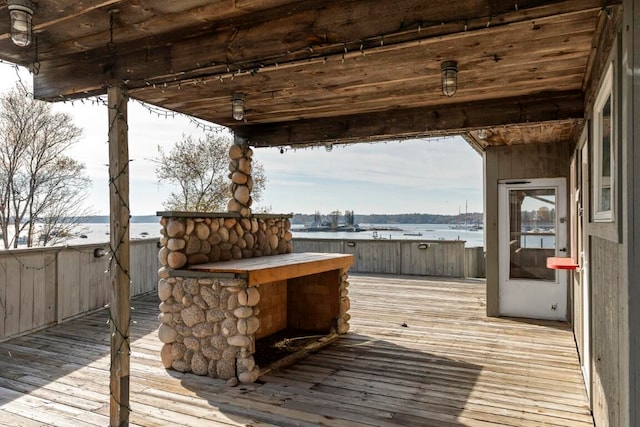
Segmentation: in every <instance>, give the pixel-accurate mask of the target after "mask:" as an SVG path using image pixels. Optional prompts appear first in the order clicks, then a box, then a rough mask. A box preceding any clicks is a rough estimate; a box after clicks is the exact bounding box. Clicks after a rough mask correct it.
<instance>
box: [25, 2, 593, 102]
mask: <svg viewBox="0 0 640 427" xmlns="http://www.w3.org/2000/svg"><path fill="white" fill-rule="evenodd" d="M409 1H415V0H405V3H403V4H409V3H407V2H409ZM356 3H357V4H360V3H361V2H356ZM560 3H561V4H563V5H565V6H566V5H569V4H571V5H573V7H574V8H577V7H578V6H577V2H560ZM411 4H412V3H411ZM581 7H583V8H584V7H585V5H584V4H582V6H581ZM423 9H424V8H423ZM331 10H333V9H331ZM304 13H307V14H308V13H310V12H308V11H305V12H304ZM422 13H424V12H422ZM295 16H298V15H295ZM327 16H330V15H327ZM383 18H384V19H386V16H381V17H380V18H378V19H383ZM327 19H329V18H327ZM541 19H542V18H541ZM371 20H373V22H370V24H371V26H372V27H374V28H375V25H376V24H379V23H380V22H378V21H375V18H374V17H372V18H371V19H370V20H369V21H371ZM287 22H289V21H287ZM305 23H307V24H308V22H307V21H303V22H302V24H301V23H296V22H291V23H290V25H292V26H294V25H304V24H305ZM273 25H275V24H274V23H272V22H270V23H268V24H267V23H265V24H263V25H262V26H259V28H257V29H256V28H250V29H247V30H246V32H241V33H240V35H236V36H235V38H234V39H233V40H234V42H235V40H237V39H238V37H243V38H242V40H243V43H244V45H246V50H244V51H243V52H244V53H243V54H242V55H243V56H242V57H238V56H237V55H236V56H229V55H230V54H231V53H230V52H233V50H231V51H230V50H229V48H226V50H225V55H224V56H222V57H220V56H216V57H215V60H216V61H222V62H226V61H227V60H228V59H232V60H235V59H237V58H244V57H247V58H249V59H250V60H252V61H259V60H260V59H261V58H260V57H259V55H262V56H263V58H264V57H267V59H268V58H269V57H274V56H278V55H281V54H282V53H283V52H285V51H286V50H282V49H280V47H281V46H280V45H279V44H278V43H275V44H273V43H271V44H272V45H273V46H276V47H273V46H271V47H270V45H269V43H262V41H263V40H265V36H264V35H265V34H270V32H271V33H272V32H273V31H274V29H273V27H272V26H273ZM387 25H388V24H387ZM504 27H505V26H498V25H496V26H493V27H491V28H489V29H487V30H489V31H498V30H499V29H502V28H504ZM294 28H298V27H291V28H289V29H288V30H287V33H288V34H300V35H302V34H304V30H303V28H304V27H300V29H299V30H294ZM511 30H512V29H511ZM247 35H251V38H247V37H248V36H247ZM451 37H454V36H451ZM458 37H461V36H458ZM467 37H468V36H467ZM228 39H229V34H228V33H221V34H214V35H213V36H212V35H207V36H206V37H202V38H200V39H191V40H187V41H180V42H176V43H175V44H173V45H172V46H170V47H167V46H165V47H164V48H163V47H161V46H151V45H149V46H147V47H145V46H144V44H143V46H142V49H140V43H137V46H138V50H135V51H133V52H131V53H127V52H128V51H127V49H128V48H127V46H123V45H118V46H117V49H118V63H119V68H118V71H119V73H118V75H117V77H119V78H123V79H125V80H131V79H137V80H140V81H143V80H145V79H146V78H149V79H150V78H152V77H153V75H154V74H157V73H158V72H160V73H161V74H171V73H182V72H185V71H191V70H193V69H197V68H199V67H206V66H209V65H210V63H211V61H212V60H213V59H212V58H213V57H214V55H216V54H215V52H220V46H233V44H229V42H228ZM265 44H266V45H265ZM308 45H309V41H308V40H305V39H304V38H303V39H300V37H291V40H287V43H286V45H283V46H282V47H283V48H293V49H294V50H295V49H296V48H301V47H304V48H306V46H308ZM252 46H253V47H252ZM256 47H260V48H262V49H265V50H263V51H255V50H251V49H255V48H256ZM338 47H340V46H338ZM97 53H98V52H95V54H92V55H91V57H90V59H85V57H84V56H83V57H82V58H77V57H73V56H71V57H69V58H64V56H59V57H58V58H57V59H56V60H51V64H50V66H49V67H48V70H49V72H48V73H49V74H51V73H55V72H56V71H55V70H57V69H58V68H59V71H57V74H58V75H60V74H64V75H69V74H70V73H73V74H74V75H78V76H87V78H92V77H91V76H94V75H97V76H98V79H97V81H96V82H94V83H93V84H94V85H95V86H96V87H95V89H98V86H100V85H102V84H104V76H102V75H100V72H101V70H102V69H103V68H104V63H105V62H106V61H107V60H108V59H109V57H108V55H107V52H106V47H105V48H102V54H97ZM307 56H312V55H307ZM179 57H182V58H188V59H186V60H178V58H179ZM140 58H148V60H147V61H146V62H145V61H140ZM41 62H42V63H43V64H44V62H48V61H44V60H42V61H41ZM69 64H73V65H69ZM225 67H226V65H225ZM58 75H55V76H52V78H51V80H60V78H59V77H58ZM138 84H139V83H138ZM36 86H37V87H38V88H39V94H40V93H42V95H38V96H41V97H42V98H45V99H50V98H57V97H58V95H63V96H64V95H72V94H70V93H66V92H67V90H65V89H64V88H62V89H63V90H54V88H51V89H49V90H44V89H45V86H46V82H43V84H36ZM79 86H81V87H84V86H90V84H80V85H79ZM40 90H41V92H40ZM56 92H57V93H56Z"/></svg>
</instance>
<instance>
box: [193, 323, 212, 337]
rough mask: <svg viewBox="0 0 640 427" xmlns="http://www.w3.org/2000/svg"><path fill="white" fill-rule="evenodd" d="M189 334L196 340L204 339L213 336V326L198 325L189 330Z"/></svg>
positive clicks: (208, 324) (209, 324)
mask: <svg viewBox="0 0 640 427" xmlns="http://www.w3.org/2000/svg"><path fill="white" fill-rule="evenodd" d="M191 333H192V334H193V336H194V337H196V338H205V337H210V336H211V335H213V326H211V323H207V322H203V323H199V324H197V325H196V326H194V327H193V328H192V329H191Z"/></svg>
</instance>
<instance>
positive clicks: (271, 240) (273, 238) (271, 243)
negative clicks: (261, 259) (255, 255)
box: [269, 234, 280, 249]
mask: <svg viewBox="0 0 640 427" xmlns="http://www.w3.org/2000/svg"><path fill="white" fill-rule="evenodd" d="M278 243H280V239H278V236H276V235H275V234H272V235H271V237H269V246H271V249H277V248H278Z"/></svg>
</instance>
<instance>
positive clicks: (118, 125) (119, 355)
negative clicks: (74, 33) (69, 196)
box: [107, 86, 131, 427]
mask: <svg viewBox="0 0 640 427" xmlns="http://www.w3.org/2000/svg"><path fill="white" fill-rule="evenodd" d="M107 94H108V106H109V199H110V217H111V218H110V222H111V227H110V229H111V233H110V236H111V243H110V245H111V261H110V264H109V268H110V283H111V305H110V324H111V377H110V384H109V391H110V396H111V399H110V425H111V427H116V426H117V427H121V426H128V425H129V354H130V347H129V325H130V315H131V313H130V309H131V307H130V292H131V291H130V283H131V278H130V259H129V257H130V254H129V216H130V212H129V147H128V124H127V101H128V98H127V96H126V94H125V93H124V91H123V90H122V88H120V87H118V86H112V87H109V89H108V91H107Z"/></svg>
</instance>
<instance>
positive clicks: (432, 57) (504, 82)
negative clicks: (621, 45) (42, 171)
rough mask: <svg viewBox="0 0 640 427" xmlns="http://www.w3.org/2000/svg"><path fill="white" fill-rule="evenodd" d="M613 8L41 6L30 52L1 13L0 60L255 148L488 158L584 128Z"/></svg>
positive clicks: (562, 1) (597, 2)
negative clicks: (333, 146)
mask: <svg viewBox="0 0 640 427" xmlns="http://www.w3.org/2000/svg"><path fill="white" fill-rule="evenodd" d="M619 3H620V2H619V1H608V2H607V1H605V2H604V4H605V6H604V7H603V1H602V0H555V1H552V0H549V1H544V0H459V1H455V2H454V1H448V2H441V1H438V2H436V1H424V0H394V1H381V0H351V1H349V0H313V1H310V0H303V1H295V0H214V1H212V0H208V1H207V0H181V1H175V0H85V1H77V0H57V1H55V2H53V1H44V0H40V1H39V2H38V3H37V7H36V11H35V13H34V17H33V22H34V31H35V38H37V43H33V44H32V46H30V47H29V48H26V49H25V48H19V47H16V46H14V45H13V44H12V42H11V40H10V38H9V35H8V30H9V17H8V10H7V7H6V5H2V6H0V59H4V60H7V61H11V62H14V63H17V64H21V65H25V66H27V67H30V68H31V67H33V64H34V63H39V74H38V75H36V76H35V77H34V92H35V95H36V97H38V98H41V99H45V100H60V99H68V98H77V97H85V96H90V95H98V94H103V93H105V88H106V87H107V86H108V85H110V84H114V83H115V84H121V85H123V86H124V87H125V88H126V89H127V90H128V92H129V94H130V96H131V97H133V98H136V99H139V100H142V101H145V102H147V103H150V104H153V105H157V106H161V107H165V108H168V109H170V110H174V111H178V112H181V113H185V114H188V115H191V116H194V117H197V118H200V119H203V120H207V121H210V122H214V123H218V124H221V125H225V126H229V127H231V128H232V129H233V130H234V131H236V133H237V134H238V135H239V136H241V137H245V138H247V139H248V140H249V141H250V143H251V144H252V145H256V146H279V145H296V144H318V143H324V142H333V143H340V142H353V141H359V140H375V139H389V138H406V137H422V136H433V135H445V134H454V133H464V134H466V135H467V136H468V138H469V139H471V140H473V141H475V144H476V145H477V146H478V147H480V148H485V147H487V146H489V145H500V144H517V143H539V142H551V141H553V142H559V141H561V140H570V139H571V138H575V135H576V134H577V132H579V130H580V128H581V126H582V121H583V118H584V108H585V107H584V105H585V99H586V98H587V97H588V96H589V95H590V88H591V87H592V86H593V84H592V82H591V80H592V77H591V76H592V70H593V69H594V67H595V68H597V67H598V66H599V62H601V61H602V58H601V55H600V51H601V50H602V49H601V46H602V44H603V39H604V38H606V36H607V34H609V33H611V29H610V28H609V27H611V26H612V24H611V22H612V21H615V19H612V17H615V16H616V15H617V14H619V13H620V10H619V8H620V6H619ZM445 60H456V61H457V62H458V67H459V74H458V91H457V94H456V95H455V96H453V97H446V96H444V95H443V94H442V92H441V77H440V64H441V63H442V61H445ZM237 92H239V93H243V94H244V95H245V98H246V118H245V121H242V122H237V121H235V120H233V119H232V117H231V98H232V95H233V94H234V93H237ZM480 130H482V131H480ZM479 131H480V132H479Z"/></svg>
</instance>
